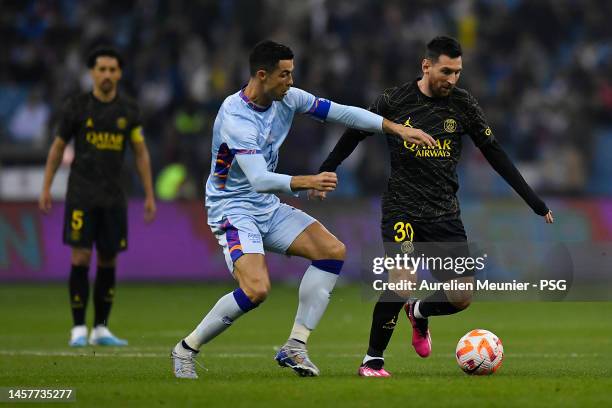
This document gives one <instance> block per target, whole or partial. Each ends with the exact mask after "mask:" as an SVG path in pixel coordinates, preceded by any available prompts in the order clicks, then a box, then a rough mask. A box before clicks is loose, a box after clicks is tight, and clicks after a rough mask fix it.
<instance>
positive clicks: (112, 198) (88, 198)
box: [57, 93, 143, 208]
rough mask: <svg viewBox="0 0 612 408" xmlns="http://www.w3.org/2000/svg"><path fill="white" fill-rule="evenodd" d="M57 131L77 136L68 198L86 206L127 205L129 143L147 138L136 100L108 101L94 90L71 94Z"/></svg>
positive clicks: (68, 136)
mask: <svg viewBox="0 0 612 408" xmlns="http://www.w3.org/2000/svg"><path fill="white" fill-rule="evenodd" d="M57 135H58V136H59V137H61V138H62V139H63V140H64V141H65V142H69V141H70V140H72V139H74V151H75V157H74V161H73V162H72V166H71V168H70V176H69V178H68V192H67V194H66V201H67V202H68V203H71V204H73V205H79V206H81V207H86V208H87V207H113V206H125V205H126V198H125V193H124V192H123V188H122V187H121V181H120V178H121V168H122V166H123V159H124V156H125V149H126V144H127V143H128V141H129V142H130V143H138V142H142V141H143V136H142V128H141V123H140V117H139V112H138V107H137V105H136V103H135V102H134V101H132V100H131V99H129V98H126V97H125V96H122V95H117V97H115V99H113V100H112V101H111V102H107V103H105V102H101V101H99V100H98V99H96V98H95V97H94V96H93V94H92V93H85V94H81V95H77V96H74V97H71V98H69V99H68V100H67V102H66V104H65V106H64V110H63V113H62V117H61V120H60V124H59V128H58V133H57Z"/></svg>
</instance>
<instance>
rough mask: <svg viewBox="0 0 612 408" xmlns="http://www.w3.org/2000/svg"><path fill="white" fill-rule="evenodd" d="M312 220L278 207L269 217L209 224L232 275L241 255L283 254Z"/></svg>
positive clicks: (245, 217)
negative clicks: (268, 252) (266, 252)
mask: <svg viewBox="0 0 612 408" xmlns="http://www.w3.org/2000/svg"><path fill="white" fill-rule="evenodd" d="M315 221H316V220H315V219H314V218H313V217H311V216H310V215H308V214H306V213H305V212H303V211H301V210H298V209H297V208H293V207H291V206H290V205H287V204H283V203H281V204H280V205H279V207H278V208H277V209H276V210H274V211H272V212H271V213H269V214H263V215H255V216H253V215H248V214H240V215H228V216H226V217H224V219H223V221H222V222H221V223H214V224H210V228H211V230H212V232H213V234H215V237H216V238H217V241H218V242H219V245H221V247H222V248H223V255H225V262H226V263H227V267H228V269H229V270H230V272H232V273H234V262H236V261H237V260H238V258H240V257H241V256H242V255H244V254H265V251H264V249H265V250H268V251H271V252H276V253H279V254H285V253H286V252H287V249H289V247H290V246H291V244H292V243H293V241H295V239H296V238H297V237H298V235H300V234H301V233H302V231H304V230H305V229H306V227H308V226H309V225H310V224H312V223H313V222H315Z"/></svg>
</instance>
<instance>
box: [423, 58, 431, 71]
mask: <svg viewBox="0 0 612 408" xmlns="http://www.w3.org/2000/svg"><path fill="white" fill-rule="evenodd" d="M430 68H431V60H430V59H429V58H423V61H421V70H422V71H423V74H428V73H429V69H430Z"/></svg>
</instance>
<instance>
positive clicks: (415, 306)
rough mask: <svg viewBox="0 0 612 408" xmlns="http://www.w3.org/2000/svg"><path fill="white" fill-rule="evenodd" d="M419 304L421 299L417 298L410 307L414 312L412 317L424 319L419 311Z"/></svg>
mask: <svg viewBox="0 0 612 408" xmlns="http://www.w3.org/2000/svg"><path fill="white" fill-rule="evenodd" d="M419 304H421V301H420V300H417V301H416V302H415V304H414V307H413V308H412V313H413V314H414V317H416V318H417V319H424V318H425V317H424V316H423V315H422V314H421V312H420V311H419Z"/></svg>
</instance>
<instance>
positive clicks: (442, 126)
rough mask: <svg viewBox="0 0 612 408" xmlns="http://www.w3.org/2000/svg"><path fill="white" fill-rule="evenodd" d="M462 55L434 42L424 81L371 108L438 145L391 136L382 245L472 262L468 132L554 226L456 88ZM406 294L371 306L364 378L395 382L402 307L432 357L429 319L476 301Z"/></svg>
mask: <svg viewBox="0 0 612 408" xmlns="http://www.w3.org/2000/svg"><path fill="white" fill-rule="evenodd" d="M461 54H462V52H461V46H460V44H459V43H458V42H457V41H456V40H454V39H453V38H450V37H436V38H434V39H433V40H432V41H431V42H430V43H429V44H428V45H427V50H426V55H425V58H424V59H423V61H422V63H421V68H422V72H423V76H422V77H421V78H418V79H416V80H415V81H413V82H410V83H407V84H404V85H401V86H398V87H395V88H391V89H388V90H386V91H385V92H384V93H383V94H382V95H380V96H379V97H378V98H377V99H376V101H375V102H374V104H373V105H372V106H371V107H370V110H371V111H373V112H375V113H378V114H380V115H382V116H384V117H387V118H389V119H391V120H394V121H395V122H398V123H402V124H404V125H405V126H411V127H415V128H420V129H421V130H423V131H424V132H426V133H427V134H429V135H431V136H432V137H433V138H434V139H436V145H435V146H434V147H421V146H415V145H409V144H407V143H403V142H402V141H401V140H399V139H397V138H393V137H387V143H388V147H389V153H390V158H391V175H390V178H389V182H388V187H387V191H386V192H385V193H384V195H383V199H382V221H381V230H382V237H383V241H384V242H385V243H389V242H392V243H398V244H399V243H401V242H404V241H411V242H415V243H419V242H421V243H422V242H430V243H453V245H456V244H459V248H460V251H459V253H461V254H463V255H465V256H469V251H468V248H467V237H466V234H465V230H464V227H463V223H462V222H461V218H460V210H459V203H458V200H457V197H456V192H457V189H458V187H459V184H458V178H457V172H456V166H457V163H458V161H459V157H460V154H461V146H462V140H461V139H462V136H463V135H465V134H467V135H469V136H470V138H471V139H472V141H473V142H474V144H475V145H476V146H477V147H478V148H479V149H480V151H481V152H482V153H483V155H484V156H485V158H486V159H487V161H488V162H489V163H490V164H491V166H492V167H493V168H494V169H495V170H496V171H497V172H498V173H499V174H500V175H501V176H502V177H503V178H504V180H506V182H507V183H508V184H510V186H512V188H513V189H514V190H515V191H516V192H517V193H518V194H519V195H520V196H521V197H522V198H523V200H525V202H526V203H527V204H528V205H529V206H530V207H531V208H532V209H533V211H534V212H535V213H536V214H538V215H540V216H543V217H544V219H545V221H546V223H552V222H553V216H552V212H551V211H550V210H549V209H548V207H547V206H546V204H545V203H544V202H543V201H542V200H541V199H540V198H539V197H538V196H537V195H536V194H535V193H534V192H533V190H532V189H531V188H530V187H529V185H527V183H526V182H525V180H524V179H523V177H522V176H521V174H520V173H519V171H518V170H517V169H516V167H515V166H514V165H513V164H512V162H511V161H510V159H509V158H508V156H507V155H506V153H505V152H504V151H503V150H502V148H501V146H500V145H499V143H498V142H497V140H496V139H495V136H494V134H493V131H492V130H491V128H490V127H489V126H488V124H487V121H486V119H485V116H484V114H483V112H482V110H481V108H480V107H479V106H478V102H477V101H476V99H475V98H474V97H473V96H471V95H470V94H469V93H468V92H467V91H465V90H463V89H461V88H456V87H455V85H456V83H457V81H458V79H459V76H460V74H461V70H462V61H461ZM367 136H369V134H368V133H365V132H361V131H357V130H354V129H348V130H347V131H346V132H345V133H344V134H343V136H342V138H341V139H340V140H339V141H338V143H337V144H336V146H335V148H334V149H333V151H332V152H331V153H330V155H329V156H328V158H327V159H326V160H325V162H324V163H323V164H322V165H321V168H320V171H336V168H337V167H338V166H339V165H340V163H341V162H342V161H343V160H344V159H345V158H347V157H348V156H349V155H350V154H351V152H352V151H353V150H354V149H355V148H356V147H357V144H358V143H359V142H360V141H361V140H363V139H365V137H367ZM309 194H310V196H311V197H313V198H315V197H316V198H319V199H323V198H325V193H315V192H310V193H309ZM455 253H456V252H455ZM390 273H391V271H390ZM432 273H433V272H432ZM390 276H391V275H390ZM450 279H455V280H457V281H458V282H473V271H469V272H466V273H464V274H463V275H462V276H460V277H458V275H456V274H455V275H453V276H446V277H444V278H443V279H441V280H444V281H448V280H450ZM408 295H409V294H407V293H400V292H398V293H396V292H394V291H391V290H386V291H384V292H382V293H381V295H380V298H379V300H378V302H377V303H376V306H375V307H374V313H373V317H372V326H371V329H370V342H369V348H368V351H367V354H366V356H365V358H364V360H363V363H362V365H361V366H360V368H359V371H358V374H359V375H361V376H367V377H388V376H390V374H389V372H387V371H386V370H385V369H384V368H383V365H384V358H383V353H384V351H385V349H386V348H387V345H388V344H389V341H390V339H391V335H392V334H393V330H394V328H395V324H396V322H397V317H398V314H399V312H400V311H401V309H402V307H404V309H405V310H406V314H407V315H408V318H409V320H410V322H411V324H412V327H413V334H412V344H413V346H414V348H415V351H416V352H417V354H419V355H420V356H421V357H427V356H429V354H430V353H431V337H430V334H429V328H428V318H429V317H430V316H439V315H450V314H454V313H457V312H460V311H461V310H464V309H465V308H466V307H468V306H469V304H470V302H471V297H472V293H471V291H444V290H439V291H437V292H434V293H433V294H431V295H429V296H428V297H426V298H425V299H422V300H416V301H411V302H409V303H406V299H407V297H408Z"/></svg>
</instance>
